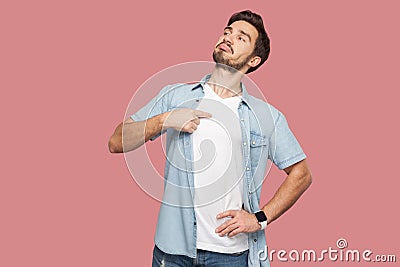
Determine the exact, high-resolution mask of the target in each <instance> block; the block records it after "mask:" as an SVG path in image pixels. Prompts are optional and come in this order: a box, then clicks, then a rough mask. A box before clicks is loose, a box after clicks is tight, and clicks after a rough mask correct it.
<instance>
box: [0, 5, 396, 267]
mask: <svg viewBox="0 0 400 267" xmlns="http://www.w3.org/2000/svg"><path fill="white" fill-rule="evenodd" d="M8 2H9V3H5V2H4V1H3V2H2V3H1V4H0V28H1V31H0V34H1V42H0V46H1V49H0V53H1V56H0V68H1V69H0V71H1V72H0V73H1V78H0V85H1V98H0V99H1V105H0V108H1V122H2V131H1V139H2V151H3V153H2V166H1V168H0V177H1V186H0V198H1V201H0V205H1V209H0V211H1V219H0V266H7V267H9V266H41V267H45V266H46V267H47V266H97V267H100V266H121V267H122V266H149V265H150V262H151V253H152V248H153V236H154V230H155V225H156V219H157V214H158V208H159V203H158V202H157V201H155V200H153V199H152V198H150V197H149V196H147V195H146V194H145V193H143V192H142V191H141V190H140V189H139V187H138V186H137V185H136V184H135V182H134V181H133V179H132V178H131V176H130V174H129V171H128V169H127V167H126V164H125V161H124V157H123V155H112V154H110V153H109V152H108V148H107V141H108V138H109V136H110V135H111V134H112V132H113V130H114V128H115V126H116V125H117V124H118V123H119V122H120V121H121V120H122V119H123V117H124V112H125V109H126V107H127V105H128V103H129V101H130V99H131V97H132V96H133V93H134V92H135V90H136V89H137V88H138V87H139V86H140V85H141V84H142V83H143V82H144V81H145V80H146V79H147V78H149V77H150V76H151V75H153V74H155V73H156V72H158V71H160V70H162V69H163V68H166V67H169V66H171V65H175V64H178V63H183V62H187V61H193V60H211V51H212V48H213V47H214V44H215V42H216V40H217V37H218V36H219V34H220V33H221V32H222V29H223V27H224V26H225V24H226V22H227V20H228V18H229V16H230V15H231V14H232V13H233V12H236V11H239V10H242V9H252V10H253V11H255V12H258V13H260V14H261V15H262V16H263V18H264V20H265V24H266V25H267V30H268V32H269V35H270V38H271V47H272V50H271V56H270V59H269V60H268V62H267V63H266V65H264V66H263V67H262V68H261V69H259V70H258V71H257V72H256V73H254V74H252V75H251V78H252V79H253V80H254V81H255V82H256V83H257V84H258V85H259V86H260V87H261V88H262V89H263V92H264V94H265V95H266V97H267V98H268V100H269V102H270V103H272V104H273V105H275V106H276V107H278V108H279V109H280V110H281V111H283V112H284V114H285V115H286V117H287V118H288V121H289V125H290V126H291V128H292V130H293V131H294V132H295V134H296V136H297V137H298V139H299V140H300V142H301V145H302V147H303V148H304V150H305V152H306V153H307V155H308V161H309V164H310V166H311V169H312V171H313V177H314V183H313V185H312V186H311V188H310V189H309V191H307V192H306V194H305V195H304V196H303V197H302V198H301V200H300V201H299V202H298V203H297V204H296V205H295V207H294V208H293V209H291V210H290V211H288V212H287V213H286V214H285V215H284V216H283V217H281V218H280V219H279V220H278V221H276V222H275V223H273V224H272V225H270V227H269V228H268V230H267V240H268V244H269V247H270V249H275V250H279V249H285V250H287V251H289V250H291V249H298V250H302V249H315V250H323V249H328V248H329V247H333V248H336V241H337V239H338V238H341V237H342V238H346V240H347V241H348V244H349V249H359V250H364V249H370V250H372V251H373V252H374V253H375V254H396V255H397V257H400V251H399V247H400V241H399V236H398V235H399V231H398V225H399V224H400V221H399V216H398V207H396V206H395V205H396V204H398V202H399V197H398V196H399V193H398V187H399V181H398V174H397V169H396V166H397V164H398V159H399V156H398V154H399V152H398V150H399V148H400V147H399V141H398V138H399V135H400V130H399V127H398V126H397V124H398V122H397V121H398V118H397V117H398V114H399V107H398V100H399V97H398V92H397V90H399V88H400V86H399V85H400V84H399V74H398V72H399V60H400V53H399V51H398V48H399V47H400V37H399V34H398V27H399V25H400V19H399V17H398V11H399V8H400V4H399V2H398V1H396V0H392V1H389V0H385V1H378V0H376V1H361V0H357V1H356V0H354V1H344V0H340V1H338V0H336V1H332V0H330V1H318V0H306V1H304V0H303V1H294V0H293V1H268V2H267V3H266V1H264V2H262V1H197V2H192V1H190V2H189V1H187V2H183V1H142V2H140V4H136V3H134V2H133V1H108V3H106V2H105V1H63V2H64V3H60V2H61V1H8ZM284 177H285V176H284V175H283V172H279V171H277V170H276V168H274V169H273V170H272V172H271V174H270V176H269V177H268V178H267V182H266V183H265V184H264V189H263V194H262V203H265V202H266V201H267V200H268V199H269V198H270V197H271V196H272V194H273V193H274V192H275V190H276V188H277V186H279V184H280V183H281V182H282V181H283V179H284ZM366 264H367V263H359V264H357V263H353V265H355V266H364V265H366ZM289 265H290V266H293V265H296V263H293V262H288V263H283V262H279V261H276V260H275V261H273V263H272V266H289ZM297 265H299V266H300V265H302V266H303V265H304V264H302V263H297ZM306 265H307V266H344V265H345V263H341V262H336V263H333V262H329V261H328V260H326V261H325V262H324V263H307V264H306ZM369 265H371V266H372V265H374V264H371V263H370V264H369ZM388 265H389V266H394V265H395V264H388Z"/></svg>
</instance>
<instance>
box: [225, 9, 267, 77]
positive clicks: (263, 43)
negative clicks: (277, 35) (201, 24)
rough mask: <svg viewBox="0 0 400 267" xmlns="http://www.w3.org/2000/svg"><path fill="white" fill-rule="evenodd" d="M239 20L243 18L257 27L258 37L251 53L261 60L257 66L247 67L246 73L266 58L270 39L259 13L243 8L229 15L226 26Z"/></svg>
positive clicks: (254, 68) (256, 67)
mask: <svg viewBox="0 0 400 267" xmlns="http://www.w3.org/2000/svg"><path fill="white" fill-rule="evenodd" d="M239 20H243V21H246V22H248V23H250V24H251V25H253V26H254V27H255V28H256V29H257V32H258V38H257V40H256V43H255V46H254V51H253V55H254V56H259V57H260V58H261V62H260V64H258V65H257V66H255V67H251V68H250V69H248V71H247V73H250V72H253V71H255V70H256V69H258V68H259V67H260V66H261V65H262V64H263V63H264V62H265V61H266V60H267V58H268V56H269V51H270V45H269V43H270V41H269V38H268V34H267V32H266V31H265V28H264V23H263V20H262V18H261V16H260V15H258V14H256V13H253V12H251V11H250V10H244V11H241V12H238V13H235V14H233V15H232V16H231V17H230V19H229V21H228V26H230V25H231V24H232V23H234V22H235V21H239Z"/></svg>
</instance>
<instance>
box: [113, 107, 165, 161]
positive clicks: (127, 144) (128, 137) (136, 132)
mask: <svg viewBox="0 0 400 267" xmlns="http://www.w3.org/2000/svg"><path fill="white" fill-rule="evenodd" d="M164 118H165V113H163V114H160V115H157V116H154V117H152V118H150V119H148V120H145V121H133V120H127V121H125V122H123V123H121V124H120V125H118V127H117V128H116V129H115V132H114V134H113V135H112V136H111V138H110V141H109V143H108V146H109V149H110V152H112V153H122V152H128V151H131V150H135V149H136V148H138V147H140V146H141V145H143V144H144V143H145V142H147V141H148V140H150V138H152V137H153V136H155V135H157V134H159V133H160V132H161V131H162V127H163V123H164Z"/></svg>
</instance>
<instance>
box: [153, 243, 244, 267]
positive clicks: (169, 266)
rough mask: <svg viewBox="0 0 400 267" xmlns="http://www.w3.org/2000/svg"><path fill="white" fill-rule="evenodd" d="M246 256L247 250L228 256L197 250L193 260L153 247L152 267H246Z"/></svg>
mask: <svg viewBox="0 0 400 267" xmlns="http://www.w3.org/2000/svg"><path fill="white" fill-rule="evenodd" d="M248 254H249V250H245V251H243V252H239V253H233V254H229V253H218V252H213V251H207V250H202V249H197V258H195V259H193V258H190V257H188V256H184V255H172V254H168V253H165V252H163V251H161V250H160V249H159V248H158V247H157V246H154V250H153V264H152V267H246V266H247V256H248Z"/></svg>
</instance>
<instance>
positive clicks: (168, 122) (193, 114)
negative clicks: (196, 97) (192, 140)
mask: <svg viewBox="0 0 400 267" xmlns="http://www.w3.org/2000/svg"><path fill="white" fill-rule="evenodd" d="M211 116H212V115H211V114H210V113H208V112H205V111H202V110H196V109H189V108H181V109H176V110H173V111H169V112H166V113H164V117H163V127H162V128H163V129H166V128H173V129H175V130H177V131H181V132H188V133H193V132H194V131H195V130H196V129H197V126H198V125H199V124H200V118H211Z"/></svg>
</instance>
